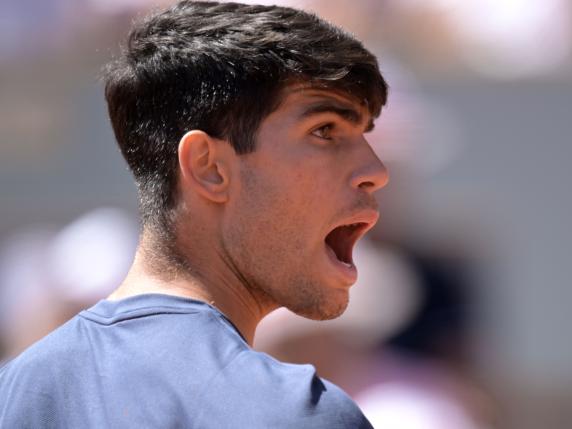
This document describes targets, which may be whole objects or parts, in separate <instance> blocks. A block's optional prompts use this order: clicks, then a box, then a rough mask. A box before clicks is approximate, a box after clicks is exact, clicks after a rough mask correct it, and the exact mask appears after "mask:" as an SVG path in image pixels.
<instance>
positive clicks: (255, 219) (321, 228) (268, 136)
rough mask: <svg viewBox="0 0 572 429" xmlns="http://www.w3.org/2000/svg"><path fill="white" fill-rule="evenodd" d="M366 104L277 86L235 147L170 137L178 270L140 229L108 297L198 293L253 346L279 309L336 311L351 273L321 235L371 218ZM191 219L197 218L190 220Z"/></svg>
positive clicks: (377, 179)
mask: <svg viewBox="0 0 572 429" xmlns="http://www.w3.org/2000/svg"><path fill="white" fill-rule="evenodd" d="M371 128H372V120H371V117H370V115H369V113H368V111H367V109H366V108H365V107H364V106H363V105H362V104H360V103H359V102H358V101H357V100H355V99H352V98H350V97H348V96H347V95H345V94H340V93H336V92H332V91H327V90H321V89H313V88H309V87H307V86H302V85H296V86H290V87H287V88H286V89H285V91H284V98H283V101H282V103H281V105H280V106H279V108H278V109H277V110H276V111H274V112H273V113H271V114H270V115H269V116H268V117H266V118H265V119H264V120H263V121H262V123H261V125H260V128H259V130H258V134H257V141H256V142H257V148H256V150H255V151H254V152H252V153H250V154H246V155H237V154H236V153H235V152H234V150H233V149H232V147H231V146H230V144H229V143H228V142H226V141H224V140H218V139H214V138H212V137H210V136H209V135H208V134H206V133H204V132H202V131H200V130H194V131H191V132H189V133H187V134H186V135H185V136H183V138H182V139H181V142H180V144H179V184H178V196H179V199H178V206H177V208H176V212H175V219H176V220H177V223H176V224H177V230H176V237H177V239H176V243H175V245H176V249H177V252H178V253H179V255H180V256H181V257H182V258H183V259H184V260H185V263H186V265H187V266H188V267H189V269H187V270H185V272H176V273H175V274H173V273H167V271H168V270H167V271H165V275H160V274H157V272H156V270H153V269H152V266H153V262H154V259H155V256H156V255H155V254H154V249H155V246H154V243H153V234H152V233H151V232H149V231H144V233H143V238H142V241H141V244H140V246H139V249H138V251H137V254H136V257H135V261H134V263H133V266H132V268H131V270H130V272H129V274H128V276H127V278H126V279H125V281H124V282H123V283H122V285H121V286H120V287H119V288H118V289H117V290H116V291H115V292H114V293H113V294H111V295H110V297H109V299H111V300H115V299H122V298H125V297H128V296H132V295H137V294H141V293H163V294H171V295H177V296H184V297H189V298H194V299H198V300H201V301H205V302H209V303H211V304H212V305H214V306H216V307H217V308H218V309H219V310H220V311H221V312H222V313H224V314H225V315H226V316H227V317H228V318H229V319H230V320H231V321H232V322H233V323H234V325H235V326H236V327H237V328H238V330H239V331H240V332H241V333H242V335H243V336H244V337H245V339H246V340H247V342H248V343H249V344H252V342H253V339H254V332H255V329H256V325H257V324H258V323H259V322H260V320H261V319H262V318H263V317H264V316H265V315H267V314H268V313H270V312H271V311H273V310H274V309H276V308H278V307H282V306H284V307H287V308H289V309H290V310H292V311H294V312H295V313H297V314H300V315H302V316H305V317H308V318H312V319H331V318H334V317H337V316H339V315H340V314H341V313H343V311H344V310H345V308H346V306H347V304H348V299H349V298H348V296H349V295H348V293H349V288H350V286H351V284H352V283H353V282H354V281H355V279H353V278H352V276H351V275H348V273H347V272H345V271H344V269H342V268H343V267H340V266H339V264H337V263H334V262H332V260H331V258H330V257H329V256H328V253H327V248H326V246H325V241H324V240H325V237H326V235H327V234H328V233H329V232H330V231H332V229H334V228H335V227H337V226H340V225H343V224H349V223H355V222H358V221H359V222H368V226H367V228H364V231H363V232H364V233H365V229H369V228H371V227H373V224H374V223H375V221H376V220H377V217H378V213H377V206H376V203H375V200H374V197H373V193H374V192H375V191H377V190H378V189H380V188H382V187H383V186H384V185H385V184H386V183H387V180H388V176H387V171H386V169H385V167H384V166H383V164H382V163H381V161H380V160H379V159H378V157H377V156H376V155H375V153H374V151H373V150H372V148H371V146H370V145H369V144H368V142H367V140H366V139H365V137H364V133H365V132H366V131H367V130H369V129H371ZM199 220H200V221H199Z"/></svg>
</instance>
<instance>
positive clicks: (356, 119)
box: [299, 100, 374, 133]
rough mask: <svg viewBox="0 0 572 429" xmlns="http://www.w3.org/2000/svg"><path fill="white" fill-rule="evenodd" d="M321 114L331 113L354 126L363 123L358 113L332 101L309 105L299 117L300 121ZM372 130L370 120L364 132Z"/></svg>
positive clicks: (372, 126)
mask: <svg viewBox="0 0 572 429" xmlns="http://www.w3.org/2000/svg"><path fill="white" fill-rule="evenodd" d="M322 113H333V114H335V115H337V116H339V117H341V118H342V119H343V120H344V121H346V122H349V123H351V124H352V125H356V126H357V125H360V124H362V123H363V115H362V114H361V113H360V112H358V111H357V110H356V109H354V108H352V107H350V106H347V105H346V104H344V103H340V102H337V101H334V100H322V101H317V102H315V103H311V104H309V105H307V106H306V107H305V108H304V109H303V110H302V112H301V113H300V115H299V117H300V119H306V118H310V117H312V116H315V115H320V114H322ZM373 128H374V123H373V119H370V121H369V123H368V124H367V126H366V129H365V131H364V132H366V133H367V132H369V131H372V130H373Z"/></svg>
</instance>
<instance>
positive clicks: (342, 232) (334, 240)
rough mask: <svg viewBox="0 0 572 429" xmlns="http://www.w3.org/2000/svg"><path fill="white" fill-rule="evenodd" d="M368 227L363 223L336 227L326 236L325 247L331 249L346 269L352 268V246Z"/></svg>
mask: <svg viewBox="0 0 572 429" xmlns="http://www.w3.org/2000/svg"><path fill="white" fill-rule="evenodd" d="M368 226H369V225H368V224H367V223H365V222H358V223H352V224H349V225H341V226H338V227H337V228H334V229H333V230H332V231H331V232H330V233H329V234H328V235H327V236H326V245H327V246H328V247H329V248H330V249H332V251H333V252H334V254H335V255H336V258H337V259H338V260H339V261H340V262H341V263H343V264H344V265H346V266H348V267H353V265H354V261H353V257H352V253H353V248H354V245H355V244H356V242H357V241H358V239H359V238H360V237H361V236H362V235H363V234H364V233H365V231H366V230H367V228H368Z"/></svg>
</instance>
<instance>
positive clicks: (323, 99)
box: [275, 84, 373, 126]
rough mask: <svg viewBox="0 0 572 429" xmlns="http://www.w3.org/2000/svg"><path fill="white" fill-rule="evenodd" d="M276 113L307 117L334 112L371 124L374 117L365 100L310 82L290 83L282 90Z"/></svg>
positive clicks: (355, 120)
mask: <svg viewBox="0 0 572 429" xmlns="http://www.w3.org/2000/svg"><path fill="white" fill-rule="evenodd" d="M275 112H276V113H278V112H280V113H283V114H292V115H296V116H297V117H299V119H301V120H302V119H305V118H306V117H307V116H309V115H310V114H317V113H323V112H333V113H337V114H339V115H340V116H343V117H344V118H345V119H347V120H348V121H350V122H354V123H355V124H356V125H359V124H364V125H366V126H367V125H369V124H370V123H372V122H373V118H372V116H371V113H370V111H369V109H368V106H367V103H366V102H365V101H362V100H359V99H358V98H356V97H352V96H351V95H349V94H347V93H345V92H342V91H335V90H331V89H326V88H316V87H313V86H310V85H308V84H305V85H302V84H299V85H290V86H287V87H286V88H284V89H283V90H282V93H281V100H280V104H279V105H278V108H277V109H276V110H275Z"/></svg>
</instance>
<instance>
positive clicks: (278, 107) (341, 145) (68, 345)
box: [0, 1, 387, 428]
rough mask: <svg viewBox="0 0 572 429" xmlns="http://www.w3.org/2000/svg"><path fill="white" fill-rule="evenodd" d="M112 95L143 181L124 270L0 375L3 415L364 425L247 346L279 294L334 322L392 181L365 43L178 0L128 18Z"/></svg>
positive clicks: (343, 405) (106, 423) (267, 16)
mask: <svg viewBox="0 0 572 429" xmlns="http://www.w3.org/2000/svg"><path fill="white" fill-rule="evenodd" d="M105 93H106V99H107V102H108V106H109V114H110V118H111V122H112V125H113V129H114V131H115V135H116V138H117V141H118V143H119V146H120V148H121V151H122V153H123V155H124V156H125V158H126V160H127V163H128V165H129V167H130V169H131V170H132V172H133V174H134V177H135V181H136V183H137V185H138V190H139V198H140V212H141V217H142V225H143V228H142V233H141V241H140V246H139V248H138V251H137V253H136V256H135V260H134V262H133V266H132V268H131V270H130V272H129V274H128V275H127V278H126V279H125V281H124V282H123V284H122V285H120V287H119V288H118V289H117V290H116V291H115V292H114V293H112V294H111V296H109V297H108V299H106V300H102V301H100V302H99V303H98V304H96V305H95V306H94V307H92V308H91V309H89V310H86V311H83V312H81V313H80V314H79V315H78V316H76V317H74V318H73V319H72V320H70V321H69V322H68V323H66V324H65V325H64V326H62V327H61V328H59V329H58V330H56V331H55V332H53V333H52V334H50V335H49V336H47V337H46V338H44V339H43V340H41V341H40V342H38V343H36V344H35V345H34V346H32V347H31V348H29V349H28V350H27V351H25V352H24V353H23V354H22V355H20V356H19V357H17V358H16V359H14V360H13V361H12V362H10V363H8V364H7V365H6V366H5V367H4V368H2V369H1V370H0V426H1V427H10V428H11V427H54V428H56V427H57V428H61V427H96V428H104V427H161V428H166V427H189V428H306V427H308V428H369V427H371V426H370V424H369V423H368V422H367V420H366V419H365V417H364V416H363V415H362V413H361V412H360V411H359V409H358V408H357V406H356V405H355V404H354V403H353V402H352V401H351V399H349V397H348V396H347V395H346V394H345V393H343V392H342V391H341V390H340V389H339V388H337V387H336V386H334V385H333V384H331V383H329V382H328V381H325V380H322V379H320V378H319V377H318V376H317V375H316V374H315V370H314V368H313V367H312V366H310V365H302V366H299V365H288V364H283V363H280V362H277V361H275V360H273V359H272V358H270V357H269V356H267V355H264V354H262V353H258V352H255V351H254V350H252V349H251V347H250V346H251V344H252V341H253V338H254V332H255V328H256V325H257V324H258V322H259V321H260V320H261V319H262V318H263V317H264V316H265V315H267V314H268V313H270V312H271V311H273V310H274V309H276V308H278V307H282V306H284V307H287V308H289V309H290V310H292V311H294V312H296V313H297V314H299V315H302V316H305V317H308V318H312V319H331V318H334V317H337V316H339V315H340V314H341V313H342V312H343V311H344V309H345V307H346V305H347V303H348V290H349V288H350V286H351V285H352V284H353V283H354V282H355V280H356V276H357V271H356V267H355V266H354V265H353V261H352V247H353V245H354V244H355V242H356V241H357V240H358V239H359V238H360V237H361V236H362V235H363V234H364V233H365V232H366V231H367V230H368V229H370V228H371V227H372V226H373V225H374V223H375V222H376V220H377V217H378V212H377V208H376V204H375V201H374V197H373V192H374V191H376V190H377V189H379V188H381V187H382V186H383V185H384V184H385V183H386V181H387V174H386V171H385V168H384V166H383V165H382V164H381V162H380V161H379V159H378V158H377V157H376V155H375V154H374V152H373V150H372V148H371V147H370V146H369V144H368V142H367V141H366V139H365V137H364V133H365V132H367V131H368V130H370V129H371V128H372V127H373V119H374V118H376V117H377V116H378V115H379V113H380V110H381V107H382V106H383V105H384V104H385V101H386V96H387V86H386V84H385V81H384V79H383V78H382V76H381V74H380V72H379V69H378V66H377V61H376V59H375V57H374V56H373V55H372V54H371V53H369V52H368V51H367V50H365V49H364V48H363V46H362V45H361V43H359V42H358V41H356V40H355V39H353V38H352V37H351V36H348V35H347V34H345V33H343V32H342V31H341V30H339V29H337V28H335V27H333V26H331V25H329V24H327V23H325V22H324V21H322V20H320V19H319V18H317V17H315V16H313V15H311V14H308V13H305V12H301V11H298V10H294V9H290V8H284V7H276V6H268V7H267V6H247V5H242V4H234V3H226V4H224V3H223V4H218V3H215V2H192V1H181V2H179V3H177V4H176V5H174V6H173V7H172V8H170V9H168V10H167V11H165V12H162V13H158V14H156V15H154V16H152V17H150V18H148V19H147V20H145V21H144V22H143V23H141V24H139V25H138V26H136V27H135V28H134V29H133V30H132V32H131V33H130V35H129V38H128V43H127V46H126V48H125V50H124V53H123V55H122V56H121V57H120V58H119V59H118V60H117V61H116V62H115V63H114V64H113V65H112V66H111V67H110V68H109V70H108V73H107V78H106V89H105Z"/></svg>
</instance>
